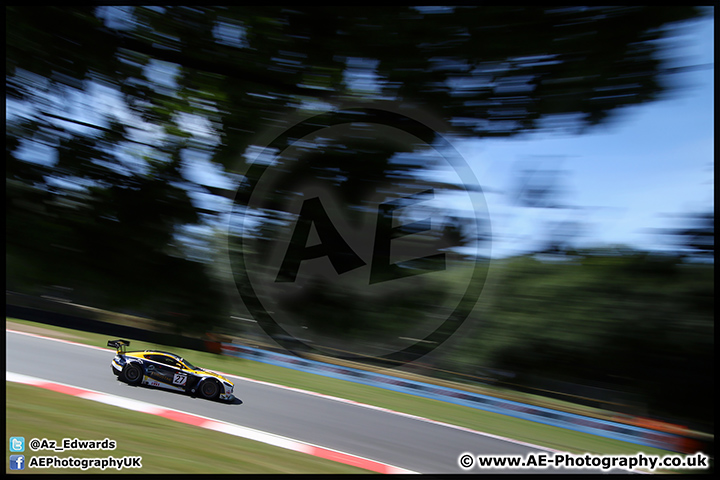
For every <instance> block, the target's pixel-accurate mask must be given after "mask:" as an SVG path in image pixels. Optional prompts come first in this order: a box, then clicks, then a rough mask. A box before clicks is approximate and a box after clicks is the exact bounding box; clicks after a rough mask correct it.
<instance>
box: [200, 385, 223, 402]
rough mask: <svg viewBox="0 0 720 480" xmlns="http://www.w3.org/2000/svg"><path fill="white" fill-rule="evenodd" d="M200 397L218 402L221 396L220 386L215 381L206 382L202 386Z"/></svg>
mask: <svg viewBox="0 0 720 480" xmlns="http://www.w3.org/2000/svg"><path fill="white" fill-rule="evenodd" d="M200 395H202V396H203V397H204V398H207V399H208V400H217V398H218V397H219V396H220V384H219V383H218V382H216V381H215V380H205V381H204V382H203V383H202V385H200Z"/></svg>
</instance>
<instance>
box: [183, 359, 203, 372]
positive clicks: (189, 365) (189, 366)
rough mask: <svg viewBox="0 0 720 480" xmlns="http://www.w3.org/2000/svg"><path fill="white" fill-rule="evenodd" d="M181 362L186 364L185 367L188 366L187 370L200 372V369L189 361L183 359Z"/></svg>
mask: <svg viewBox="0 0 720 480" xmlns="http://www.w3.org/2000/svg"><path fill="white" fill-rule="evenodd" d="M180 361H181V362H182V363H184V364H185V366H186V367H187V368H189V369H190V370H200V369H199V368H198V367H196V366H195V365H193V364H192V363H190V362H188V361H187V360H186V359H184V358H181V359H180Z"/></svg>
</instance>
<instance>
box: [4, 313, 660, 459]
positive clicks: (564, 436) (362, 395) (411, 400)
mask: <svg viewBox="0 0 720 480" xmlns="http://www.w3.org/2000/svg"><path fill="white" fill-rule="evenodd" d="M8 320H9V321H12V322H17V323H21V324H25V325H34V326H39V327H43V328H47V329H50V330H52V331H54V332H55V334H57V335H62V336H63V337H61V338H66V339H68V340H73V341H77V342H81V343H86V344H89V345H95V346H102V347H106V348H107V341H108V337H107V336H102V335H96V334H92V333H87V332H78V331H74V330H69V329H64V328H61V327H52V326H45V325H40V324H34V323H32V322H26V321H21V320H16V319H8ZM128 340H133V339H128ZM145 348H161V349H165V350H170V351H172V352H175V353H177V354H179V355H181V356H185V357H187V358H188V360H190V361H191V362H192V363H194V364H196V365H200V366H202V367H205V368H209V369H212V370H216V371H221V372H224V373H229V374H235V375H239V376H243V377H248V378H252V379H256V380H262V381H266V382H271V383H277V384H281V385H286V386H290V387H295V388H301V389H305V390H310V391H313V392H318V393H322V394H326V395H333V396H336V397H341V398H345V399H349V400H354V401H357V402H362V403H367V404H371V405H375V406H379V407H384V408H388V409H391V410H396V411H400V412H404V413H409V414H412V415H418V416H421V417H425V418H430V419H433V420H437V421H441V422H446V423H450V424H453V425H458V426H462V427H467V428H471V429H475V430H480V431H483V432H487V433H491V434H495V435H501V436H505V437H510V438H514V439H516V440H521V441H524V442H530V443H534V444H537V445H541V446H546V447H550V448H554V449H558V450H562V451H567V452H571V453H586V452H589V453H595V454H626V455H632V454H635V453H638V452H640V451H641V452H644V453H646V454H650V455H663V454H667V453H670V452H667V451H665V450H660V449H656V448H652V447H646V446H642V445H636V444H632V443H628V442H622V441H618V440H613V439H609V438H604V437H599V436H595V435H590V434H586V433H582V432H575V431H572V430H567V429H563V428H559V427H553V426H548V425H543V424H540V423H536V422H531V421H527V420H522V419H518V418H514V417H510V416H506V415H500V414H496V413H491V412H485V411H483V410H478V409H474V408H470V407H464V406H460V405H455V404H451V403H447V402H442V401H439V400H432V399H427V398H422V397H416V396H413V395H408V394H404V393H399V392H394V391H391V390H385V389H382V388H377V387H370V386H367V385H361V384H357V383H353V382H348V381H344V380H338V379H333V378H329V377H323V376H320V375H314V374H310V373H305V372H300V371H296V370H291V369H287V368H282V367H277V366H274V365H267V364H264V363H260V362H255V361H252V360H245V359H239V358H234V357H228V356H221V355H216V354H212V353H206V352H197V351H190V350H183V349H178V348H172V347H167V346H163V345H155V344H149V343H144V342H140V341H134V340H133V341H132V345H131V349H138V350H142V349H145ZM236 394H237V395H238V397H239V398H241V399H242V390H239V389H237V388H236Z"/></svg>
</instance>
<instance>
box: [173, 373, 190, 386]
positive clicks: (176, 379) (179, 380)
mask: <svg viewBox="0 0 720 480" xmlns="http://www.w3.org/2000/svg"><path fill="white" fill-rule="evenodd" d="M173 383H174V384H175V385H185V383H187V375H185V374H184V373H176V374H175V375H174V376H173Z"/></svg>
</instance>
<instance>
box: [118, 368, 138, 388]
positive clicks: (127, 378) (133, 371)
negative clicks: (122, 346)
mask: <svg viewBox="0 0 720 480" xmlns="http://www.w3.org/2000/svg"><path fill="white" fill-rule="evenodd" d="M120 378H121V379H122V380H123V381H124V382H126V383H129V384H130V385H140V383H141V382H142V379H143V371H142V368H140V366H138V365H136V364H134V363H128V364H127V365H125V368H123V370H122V373H121V374H120Z"/></svg>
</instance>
